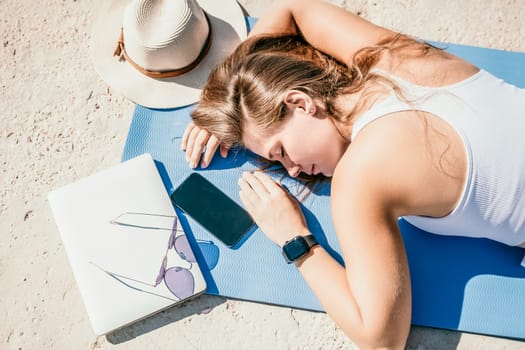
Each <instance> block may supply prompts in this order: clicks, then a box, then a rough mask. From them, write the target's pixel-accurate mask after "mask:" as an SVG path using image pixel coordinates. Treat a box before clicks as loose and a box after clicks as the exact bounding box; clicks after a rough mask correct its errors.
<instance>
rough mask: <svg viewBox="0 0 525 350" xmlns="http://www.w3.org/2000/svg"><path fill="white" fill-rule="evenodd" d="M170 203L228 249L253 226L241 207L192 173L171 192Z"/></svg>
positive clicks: (199, 176) (198, 175)
mask: <svg viewBox="0 0 525 350" xmlns="http://www.w3.org/2000/svg"><path fill="white" fill-rule="evenodd" d="M171 201H172V202H173V204H175V205H176V206H177V207H179V208H180V209H181V210H182V211H183V212H185V213H186V214H188V215H189V216H190V217H191V218H193V219H194V220H195V221H197V222H198V223H199V224H200V225H201V226H202V227H204V228H205V229H206V230H208V231H209V232H210V233H212V234H213V235H214V236H215V237H217V238H218V239H219V240H220V241H221V242H223V243H224V244H225V245H226V246H228V247H232V246H234V245H236V244H237V243H238V242H239V241H240V240H241V238H242V237H243V236H244V234H246V233H247V232H248V231H249V230H250V228H251V227H252V226H253V225H254V221H253V219H252V218H251V217H250V215H249V214H248V212H247V211H246V210H245V209H244V208H243V207H241V206H240V205H239V204H237V203H236V202H235V201H234V200H233V199H231V198H230V197H228V195H226V194H225V193H224V192H222V191H221V190H220V189H219V188H217V187H216V186H215V185H214V184H212V183H211V182H209V181H208V180H206V179H205V178H204V177H203V176H202V175H200V174H198V173H191V175H189V176H188V177H187V178H186V179H185V180H184V181H183V182H182V183H181V184H180V185H179V186H178V187H177V188H176V189H175V191H173V193H172V194H171Z"/></svg>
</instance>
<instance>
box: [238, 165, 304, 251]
mask: <svg viewBox="0 0 525 350" xmlns="http://www.w3.org/2000/svg"><path fill="white" fill-rule="evenodd" d="M239 187H240V191H239V195H240V198H241V202H242V203H243V204H244V206H245V207H246V209H247V210H248V212H249V213H250V215H251V216H252V218H253V219H254V220H255V223H256V224H257V225H258V226H259V228H260V229H261V230H262V231H263V232H264V233H265V234H266V236H268V238H270V239H271V240H272V241H273V242H274V243H276V244H278V245H279V246H280V247H282V246H283V245H284V243H286V241H288V240H290V239H292V238H294V237H295V236H298V235H307V234H309V231H308V226H307V225H306V221H305V219H304V215H303V212H302V211H301V208H300V206H299V203H298V202H297V201H296V200H295V198H293V197H292V196H291V195H290V193H288V191H286V190H285V189H284V188H283V187H282V186H280V185H279V184H277V183H276V182H275V181H273V180H272V178H270V177H269V176H268V175H266V174H264V173H262V172H260V171H256V172H254V173H249V172H245V173H243V175H242V177H241V178H240V179H239Z"/></svg>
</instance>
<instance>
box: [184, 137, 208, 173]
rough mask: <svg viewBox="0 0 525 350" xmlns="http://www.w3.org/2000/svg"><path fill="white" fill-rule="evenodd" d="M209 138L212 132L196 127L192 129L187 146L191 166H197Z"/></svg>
mask: <svg viewBox="0 0 525 350" xmlns="http://www.w3.org/2000/svg"><path fill="white" fill-rule="evenodd" d="M209 138H210V133H209V132H207V131H206V130H203V129H199V128H194V129H193V130H192V131H191V133H190V136H189V139H188V145H187V148H186V159H187V160H188V163H189V165H190V167H192V168H196V167H197V164H198V163H199V160H200V158H201V156H202V152H203V151H204V148H205V146H206V143H207V142H208V139H209ZM213 151H215V150H213Z"/></svg>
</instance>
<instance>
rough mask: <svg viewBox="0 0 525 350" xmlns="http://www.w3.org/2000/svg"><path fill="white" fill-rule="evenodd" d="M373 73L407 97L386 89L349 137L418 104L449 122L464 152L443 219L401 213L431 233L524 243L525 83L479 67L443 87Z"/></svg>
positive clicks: (416, 108) (424, 109)
mask: <svg viewBox="0 0 525 350" xmlns="http://www.w3.org/2000/svg"><path fill="white" fill-rule="evenodd" d="M379 72H381V74H385V75H386V76H387V77H389V78H390V79H392V80H393V81H394V82H395V83H396V84H398V85H399V86H400V87H401V88H402V89H403V91H404V92H405V94H406V95H407V98H408V100H409V101H410V102H408V103H406V102H403V101H402V100H400V99H399V98H398V97H397V96H396V95H395V94H394V93H393V92H392V94H390V96H389V97H387V98H386V99H385V100H383V101H381V102H379V103H377V104H375V105H374V106H373V107H372V108H371V109H370V110H368V111H367V112H365V113H364V114H362V115H361V116H360V117H359V118H358V119H357V120H356V122H355V125H354V127H353V130H352V139H354V138H355V137H356V136H357V134H358V133H359V131H360V130H361V129H362V128H363V127H364V126H366V125H367V124H368V123H370V122H371V121H373V120H375V119H377V118H379V117H383V116H386V115H388V114H390V113H395V112H400V111H406V110H421V111H424V112H428V113H432V114H433V115H435V116H437V117H439V118H441V119H443V120H445V121H446V122H448V123H449V124H450V125H451V126H452V127H453V128H454V130H456V132H457V133H458V134H459V135H460V137H461V139H462V141H463V143H464V146H465V149H466V153H467V159H468V173H467V179H466V183H465V187H464V190H463V193H462V195H461V199H460V201H459V202H458V205H457V207H456V208H455V209H454V210H453V211H452V212H451V213H450V214H449V215H447V216H445V217H442V218H429V217H424V216H407V217H405V219H406V220H407V221H408V222H410V223H412V224H413V225H415V226H416V227H419V228H421V229H423V230H425V231H428V232H433V233H436V234H442V235H455V236H467V237H485V238H489V239H492V240H495V241H498V242H502V243H504V244H507V245H519V244H521V243H523V242H525V89H520V88H517V87H515V86H513V85H510V84H508V83H506V82H504V81H503V80H501V79H498V78H496V77H495V76H493V75H492V74H490V73H488V72H487V71H484V70H480V71H479V72H478V73H476V74H474V75H473V76H471V77H469V78H467V79H465V80H463V81H461V82H458V83H455V84H452V85H447V86H443V87H423V86H419V85H415V84H413V83H411V82H408V81H406V80H403V79H400V78H398V77H395V76H391V75H388V74H387V73H385V72H383V71H379ZM412 99H414V101H412ZM407 171H410V169H407ZM428 185H429V186H432V184H431V183H430V184H428Z"/></svg>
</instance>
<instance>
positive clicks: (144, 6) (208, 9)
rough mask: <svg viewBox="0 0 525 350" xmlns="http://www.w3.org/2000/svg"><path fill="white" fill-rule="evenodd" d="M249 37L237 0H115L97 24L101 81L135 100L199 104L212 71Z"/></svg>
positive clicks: (95, 52)
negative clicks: (197, 102)
mask: <svg viewBox="0 0 525 350" xmlns="http://www.w3.org/2000/svg"><path fill="white" fill-rule="evenodd" d="M246 35H247V29H246V21H245V18H244V15H243V12H242V9H241V7H240V5H239V4H238V3H237V2H236V1H235V0H111V2H110V4H109V9H107V10H105V11H104V12H103V14H102V15H101V18H100V19H99V20H98V22H97V23H95V26H94V28H93V35H92V43H91V58H92V60H93V64H94V66H95V70H96V71H97V72H98V73H99V74H100V76H101V77H102V79H104V81H105V82H106V83H107V84H108V85H109V86H111V87H112V88H114V89H115V90H117V91H119V92H120V93H122V94H123V95H124V96H126V97H127V98H129V99H130V100H132V101H133V102H135V103H138V104H140V105H143V106H146V107H150V108H175V107H180V106H185V105H189V104H192V103H194V102H196V101H197V100H198V98H199V94H200V92H201V88H202V87H203V86H204V84H205V83H206V79H207V77H208V74H209V73H210V71H211V69H212V68H213V67H214V66H215V65H216V64H217V63H219V62H221V61H222V60H223V59H224V58H226V56H227V55H228V54H229V53H231V52H232V51H233V49H234V47H235V45H237V44H238V43H239V42H240V41H241V40H242V39H244V38H245V37H246Z"/></svg>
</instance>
